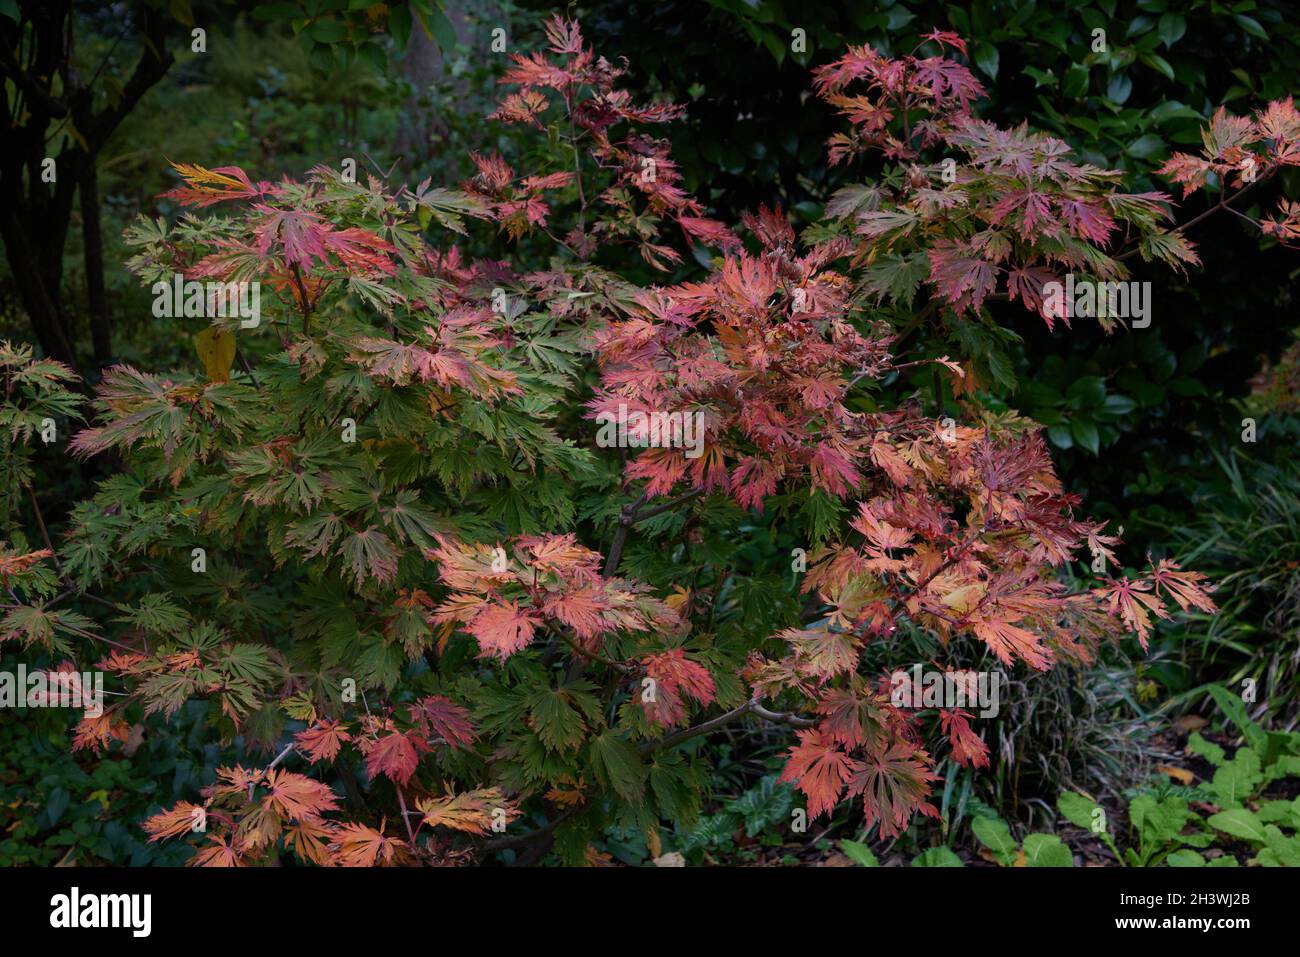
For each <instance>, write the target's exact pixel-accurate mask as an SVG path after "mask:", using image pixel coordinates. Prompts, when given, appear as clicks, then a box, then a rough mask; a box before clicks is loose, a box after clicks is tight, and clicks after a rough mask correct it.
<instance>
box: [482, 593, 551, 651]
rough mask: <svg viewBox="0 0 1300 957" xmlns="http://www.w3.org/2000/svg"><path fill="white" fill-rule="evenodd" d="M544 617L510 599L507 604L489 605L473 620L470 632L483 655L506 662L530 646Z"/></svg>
mask: <svg viewBox="0 0 1300 957" xmlns="http://www.w3.org/2000/svg"><path fill="white" fill-rule="evenodd" d="M541 623H542V621H541V619H540V618H539V617H538V616H537V615H536V614H535V613H534V612H532V611H529V610H527V609H520V607H519V605H518V603H517V602H515V601H514V600H513V599H511V600H510V601H508V602H505V603H504V604H487V605H484V606H483V608H482V609H481V610H480V611H479V612H478V614H476V615H475V616H474V618H473V620H471V621H470V623H469V627H468V631H469V633H470V634H471V635H473V636H474V638H475V639H476V640H477V641H478V644H479V657H480V658H492V657H495V658H498V659H500V660H501V661H505V660H506V659H507V658H509V657H510V656H511V655H513V654H514V653H515V652H516V651H519V650H520V649H522V648H525V647H527V645H528V643H529V642H530V641H532V640H533V634H534V632H536V630H537V626H538V625H540V624H541Z"/></svg>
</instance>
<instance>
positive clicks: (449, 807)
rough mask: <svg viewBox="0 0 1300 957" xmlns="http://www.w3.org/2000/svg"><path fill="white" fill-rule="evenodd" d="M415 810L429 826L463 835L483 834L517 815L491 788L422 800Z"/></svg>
mask: <svg viewBox="0 0 1300 957" xmlns="http://www.w3.org/2000/svg"><path fill="white" fill-rule="evenodd" d="M416 807H418V808H419V809H420V811H421V812H423V814H424V823H425V824H427V825H429V826H430V827H449V828H451V829H452V830H455V831H464V832H465V833H467V834H486V833H487V832H488V830H489V829H492V828H493V825H494V824H496V822H497V821H500V822H502V823H503V824H505V823H509V822H510V821H513V820H514V819H515V818H517V817H518V816H519V809H518V808H517V807H516V806H515V805H514V803H513V802H511V801H508V800H506V798H505V797H504V796H503V795H502V793H501V789H500V788H495V787H490V788H476V789H475V790H473V791H465V792H463V793H461V794H449V795H446V796H444V797H438V798H423V799H421V800H420V801H418V802H416Z"/></svg>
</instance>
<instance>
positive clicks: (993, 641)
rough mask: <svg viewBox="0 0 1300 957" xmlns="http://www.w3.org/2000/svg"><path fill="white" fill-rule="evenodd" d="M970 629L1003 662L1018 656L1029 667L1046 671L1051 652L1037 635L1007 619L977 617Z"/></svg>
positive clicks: (1012, 660) (1013, 659) (1005, 662)
mask: <svg viewBox="0 0 1300 957" xmlns="http://www.w3.org/2000/svg"><path fill="white" fill-rule="evenodd" d="M971 629H972V630H973V631H974V632H975V637H977V638H979V639H980V640H981V641H983V642H984V643H985V644H987V645H988V646H989V648H990V649H992V651H993V653H994V654H995V655H997V656H998V660H999V661H1001V662H1002V663H1003V664H1006V665H1009V664H1011V663H1013V662H1014V661H1015V659H1016V658H1020V659H1021V660H1022V661H1024V662H1025V664H1027V665H1029V667H1031V668H1036V669H1038V670H1039V671H1046V670H1047V668H1048V665H1049V664H1050V663H1051V653H1050V652H1049V651H1048V650H1047V649H1046V648H1044V647H1043V646H1042V644H1041V639H1040V638H1039V636H1038V635H1035V634H1034V633H1033V632H1030V631H1026V630H1025V629H1023V628H1020V627H1018V626H1016V625H1013V624H1012V623H1011V622H1009V621H1001V620H999V619H992V620H986V619H978V620H976V621H973V622H972V623H971Z"/></svg>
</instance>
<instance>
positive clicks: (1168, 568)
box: [1151, 558, 1218, 611]
mask: <svg viewBox="0 0 1300 957" xmlns="http://www.w3.org/2000/svg"><path fill="white" fill-rule="evenodd" d="M1151 578H1152V579H1153V580H1154V582H1155V583H1156V584H1157V585H1159V586H1160V587H1161V588H1163V589H1164V590H1165V591H1166V592H1168V593H1169V597H1170V598H1172V599H1173V600H1174V601H1175V602H1177V603H1178V607H1179V608H1181V609H1182V610H1183V611H1186V610H1187V609H1188V608H1196V609H1198V610H1200V611H1216V610H1217V609H1218V606H1217V605H1215V604H1214V599H1212V598H1211V597H1210V596H1209V594H1208V593H1207V590H1206V588H1205V586H1204V585H1203V584H1202V582H1205V581H1207V580H1208V579H1207V578H1206V577H1205V575H1203V574H1201V573H1200V572H1193V571H1182V570H1180V569H1179V567H1178V564H1177V563H1176V562H1173V561H1171V560H1169V559H1168V558H1162V559H1161V560H1160V563H1159V564H1158V565H1156V567H1155V569H1154V570H1153V571H1152V573H1151Z"/></svg>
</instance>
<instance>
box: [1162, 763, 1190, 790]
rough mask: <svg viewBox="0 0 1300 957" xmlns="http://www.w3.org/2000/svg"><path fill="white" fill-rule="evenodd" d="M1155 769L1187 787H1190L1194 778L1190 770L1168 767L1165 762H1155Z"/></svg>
mask: <svg viewBox="0 0 1300 957" xmlns="http://www.w3.org/2000/svg"><path fill="white" fill-rule="evenodd" d="M1156 770H1157V771H1159V772H1160V773H1161V774H1167V775H1169V776H1170V777H1171V778H1173V779H1174V780H1175V781H1177V782H1178V783H1179V784H1183V785H1186V786H1187V787H1191V785H1192V780H1193V779H1194V778H1195V775H1193V774H1192V772H1191V771H1188V770H1187V769H1186V768H1174V767H1170V766H1169V765H1167V764H1157V765H1156Z"/></svg>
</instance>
